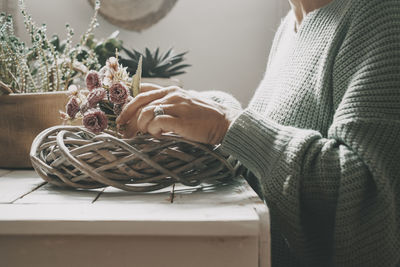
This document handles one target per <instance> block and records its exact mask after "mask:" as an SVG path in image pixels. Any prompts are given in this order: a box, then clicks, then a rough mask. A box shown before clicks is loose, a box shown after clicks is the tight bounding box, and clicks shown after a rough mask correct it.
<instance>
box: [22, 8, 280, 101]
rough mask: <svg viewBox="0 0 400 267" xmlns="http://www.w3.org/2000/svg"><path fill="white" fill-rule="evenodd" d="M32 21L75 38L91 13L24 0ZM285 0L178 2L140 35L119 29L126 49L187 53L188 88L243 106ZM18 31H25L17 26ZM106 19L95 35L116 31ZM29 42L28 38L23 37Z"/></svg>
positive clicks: (262, 64)
mask: <svg viewBox="0 0 400 267" xmlns="http://www.w3.org/2000/svg"><path fill="white" fill-rule="evenodd" d="M26 3H27V6H28V10H30V11H31V13H32V15H33V18H34V20H35V21H37V22H38V23H39V24H40V23H43V22H45V23H47V25H48V32H49V33H50V35H51V34H52V33H54V32H57V33H59V34H60V35H61V36H65V35H62V33H64V32H65V30H64V25H65V23H66V22H69V23H70V24H71V26H72V27H73V28H74V29H75V33H76V35H77V36H78V35H80V34H81V33H82V32H83V31H85V30H86V28H87V25H88V23H89V17H90V16H91V14H92V10H91V7H90V5H89V4H88V3H87V1H83V0H26ZM287 10H288V4H287V1H286V0H248V1H244V0H207V1H199V0H179V1H178V2H177V4H176V6H175V7H174V8H173V9H172V11H171V12H170V13H169V14H168V15H167V16H166V17H165V18H164V19H162V20H161V21H160V22H159V23H158V24H156V25H155V26H153V27H151V28H150V29H148V30H145V31H143V32H141V33H135V32H130V31H126V30H120V32H121V33H120V37H121V39H122V40H124V42H125V44H126V45H127V46H128V47H129V46H131V47H135V48H138V49H142V48H143V47H145V46H147V47H150V48H156V47H158V46H159V47H161V48H162V49H164V50H165V49H167V48H169V47H175V49H176V50H177V51H186V50H189V51H190V53H189V54H188V56H187V59H188V63H190V64H192V65H193V67H191V68H190V69H189V73H187V74H186V75H183V76H181V77H180V79H182V81H183V83H184V85H185V87H186V88H188V89H195V90H210V89H216V90H222V91H227V92H230V93H231V94H233V95H234V96H235V97H236V98H237V99H239V100H240V101H241V102H242V104H243V105H244V106H246V105H247V103H248V101H249V99H250V97H251V96H252V95H253V93H254V90H255V89H256V87H257V86H258V84H259V82H260V81H261V79H262V76H263V74H264V71H265V66H266V61H267V57H268V53H269V49H270V46H271V42H272V39H273V36H274V34H275V31H276V29H277V26H278V24H279V22H280V20H281V18H282V17H283V16H284V15H285V14H286V12H287ZM18 27H19V29H20V32H22V31H23V29H24V27H23V24H22V22H21V21H20V22H19V23H18ZM117 29H118V28H117V27H116V26H113V25H111V24H110V23H108V22H107V21H105V20H104V19H102V18H101V19H100V29H99V30H97V32H96V34H97V35H98V36H99V37H106V36H108V35H109V34H111V33H112V32H113V31H115V30H117ZM24 39H25V40H27V38H26V37H24Z"/></svg>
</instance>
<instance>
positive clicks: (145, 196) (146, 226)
mask: <svg viewBox="0 0 400 267" xmlns="http://www.w3.org/2000/svg"><path fill="white" fill-rule="evenodd" d="M172 191H173V192H172ZM268 224H269V223H268V209H267V207H266V206H265V205H264V204H263V202H262V201H261V200H260V199H259V198H258V197H257V195H256V194H255V193H254V191H253V190H252V189H251V188H250V187H249V186H248V185H247V183H246V182H244V181H234V182H232V183H229V184H225V185H219V186H210V185H209V186H197V187H194V188H189V187H185V186H182V185H176V186H175V189H174V190H172V187H170V188H165V189H162V190H159V191H155V192H151V193H133V192H125V191H122V190H119V189H116V188H111V187H106V188H102V189H95V190H77V189H68V188H59V187H55V186H53V185H50V184H48V183H46V182H45V181H43V180H42V179H41V178H40V177H39V176H38V175H37V174H36V173H35V172H34V171H33V170H5V169H0V235H1V234H8V235H10V234H11V235H12V234H86V235H90V234H94V235H98V234H102V235H108V234H110V235H118V234H121V235H129V234H131V235H152V236H157V235H163V236H165V235H173V236H197V235H201V236H260V235H261V232H263V233H264V232H266V230H267V228H268ZM110 226H112V227H110ZM264 228H265V229H264Z"/></svg>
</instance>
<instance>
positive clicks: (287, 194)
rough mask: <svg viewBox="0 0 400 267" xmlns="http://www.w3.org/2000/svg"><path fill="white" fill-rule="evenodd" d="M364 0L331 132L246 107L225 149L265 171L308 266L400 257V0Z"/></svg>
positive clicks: (275, 211)
mask: <svg viewBox="0 0 400 267" xmlns="http://www.w3.org/2000/svg"><path fill="white" fill-rule="evenodd" d="M358 2H363V5H359V6H358V7H359V10H358V11H357V12H354V15H353V16H352V19H351V21H350V22H348V25H347V27H348V29H347V31H346V35H345V36H343V41H342V45H341V47H340V48H339V51H338V54H337V55H336V57H335V64H334V70H333V73H332V80H333V91H334V92H333V95H334V96H333V97H334V100H333V102H335V103H334V106H335V109H336V110H335V115H334V118H333V122H332V124H331V126H330V129H329V132H328V135H326V136H322V134H321V133H319V132H317V131H314V130H307V129H299V128H294V127H289V126H283V125H280V124H278V123H276V122H274V121H272V120H270V119H268V118H265V117H264V116H262V114H261V113H258V112H256V111H254V110H252V109H246V110H244V111H243V112H242V114H241V115H240V116H239V117H238V118H237V119H236V120H235V121H234V123H233V124H232V125H231V127H230V129H229V131H228V133H227V135H226V136H225V138H224V141H223V145H222V147H223V149H224V150H225V151H227V152H228V153H230V154H232V155H233V156H235V157H236V158H237V159H239V160H240V161H241V162H242V163H243V164H244V165H245V166H246V167H247V168H248V169H249V170H250V171H252V172H253V173H254V174H255V175H256V176H257V178H258V179H259V183H260V185H261V188H262V190H263V195H264V197H265V200H266V202H267V205H268V206H269V208H270V214H271V217H273V218H274V219H275V221H278V225H279V229H280V231H281V233H283V235H284V236H285V238H286V239H287V242H288V245H289V247H290V248H291V249H292V251H293V252H294V253H295V254H296V255H297V256H298V258H299V259H302V260H304V262H305V263H306V264H307V266H327V265H328V262H330V263H332V265H335V266H394V265H395V264H397V263H399V262H400V260H399V259H400V254H399V248H400V229H399V227H400V226H399V221H400V180H399V178H400V164H399V159H400V16H399V13H400V2H399V1H397V0H371V1H361V0H360V1H358Z"/></svg>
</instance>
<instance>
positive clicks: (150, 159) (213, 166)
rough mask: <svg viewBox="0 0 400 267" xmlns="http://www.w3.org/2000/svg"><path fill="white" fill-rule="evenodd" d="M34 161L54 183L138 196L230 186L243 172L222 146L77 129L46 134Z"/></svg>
mask: <svg viewBox="0 0 400 267" xmlns="http://www.w3.org/2000/svg"><path fill="white" fill-rule="evenodd" d="M30 158H31V161H32V165H33V167H34V168H35V170H36V172H37V173H38V174H39V175H40V176H41V177H42V178H43V179H44V180H46V181H47V182H49V183H50V184H54V185H57V186H68V187H73V188H83V189H93V188H101V187H106V186H113V187H116V188H119V189H122V190H126V191H133V192H149V191H154V190H158V189H162V188H164V187H168V186H170V185H173V184H175V183H181V184H183V185H186V186H198V185H199V184H201V183H211V184H215V183H221V182H226V181H227V180H230V179H232V178H234V177H236V175H237V174H238V172H239V169H240V163H239V162H238V161H236V160H235V159H233V158H232V157H230V156H228V155H226V154H224V153H223V152H222V151H221V150H220V149H219V147H218V146H217V147H213V146H206V145H204V144H199V143H195V142H191V141H188V140H184V139H182V138H180V137H178V136H175V135H169V134H167V135H163V136H162V137H161V138H154V137H151V136H149V135H144V136H137V137H135V138H134V139H130V140H126V139H120V138H117V137H114V136H113V135H111V134H110V133H103V134H100V135H95V134H93V133H91V132H88V131H87V130H85V129H84V128H82V127H74V126H56V127H52V128H49V129H47V130H45V131H43V132H41V133H40V134H39V135H38V136H37V137H36V138H35V140H34V141H33V143H32V147H31V152H30Z"/></svg>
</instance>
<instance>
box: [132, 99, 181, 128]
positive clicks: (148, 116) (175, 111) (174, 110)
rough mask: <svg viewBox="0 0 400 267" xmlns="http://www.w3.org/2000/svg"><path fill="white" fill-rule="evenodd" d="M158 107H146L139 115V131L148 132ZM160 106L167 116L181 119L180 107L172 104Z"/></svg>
mask: <svg viewBox="0 0 400 267" xmlns="http://www.w3.org/2000/svg"><path fill="white" fill-rule="evenodd" d="M157 106H158V105H149V106H146V107H144V108H143V109H142V110H141V112H140V114H139V115H138V119H137V129H138V131H141V132H143V133H146V132H148V129H147V126H148V124H149V123H150V122H151V121H152V120H153V119H154V109H155V108H156V107H157ZM159 106H160V107H161V108H162V109H163V111H164V114H165V115H169V116H173V117H179V109H180V108H179V106H177V105H172V104H165V105H159ZM159 116H160V115H159ZM157 117H158V116H157Z"/></svg>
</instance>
